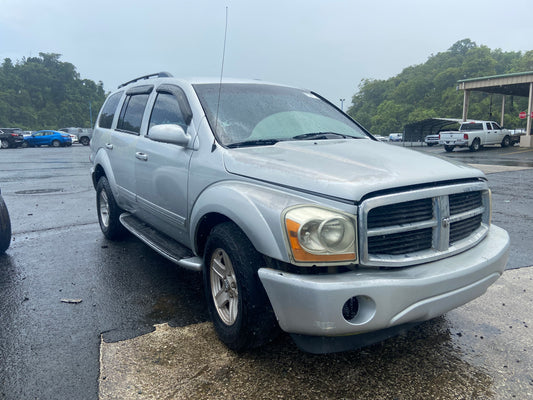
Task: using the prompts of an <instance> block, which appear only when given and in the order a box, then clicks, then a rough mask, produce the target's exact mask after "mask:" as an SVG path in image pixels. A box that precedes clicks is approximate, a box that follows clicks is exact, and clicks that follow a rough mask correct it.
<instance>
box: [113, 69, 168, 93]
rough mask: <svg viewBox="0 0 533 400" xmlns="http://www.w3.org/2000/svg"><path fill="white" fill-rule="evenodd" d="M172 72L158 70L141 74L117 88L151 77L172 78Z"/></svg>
mask: <svg viewBox="0 0 533 400" xmlns="http://www.w3.org/2000/svg"><path fill="white" fill-rule="evenodd" d="M172 76H173V75H172V74H171V73H170V72H156V73H155V74H149V75H144V76H140V77H138V78H135V79H132V80H131V81H128V82H126V83H123V84H122V85H119V86H118V88H117V89H120V88H121V87H124V86H127V85H129V84H130V83H133V82H137V81H140V80H141V79H150V78H154V77H155V78H172Z"/></svg>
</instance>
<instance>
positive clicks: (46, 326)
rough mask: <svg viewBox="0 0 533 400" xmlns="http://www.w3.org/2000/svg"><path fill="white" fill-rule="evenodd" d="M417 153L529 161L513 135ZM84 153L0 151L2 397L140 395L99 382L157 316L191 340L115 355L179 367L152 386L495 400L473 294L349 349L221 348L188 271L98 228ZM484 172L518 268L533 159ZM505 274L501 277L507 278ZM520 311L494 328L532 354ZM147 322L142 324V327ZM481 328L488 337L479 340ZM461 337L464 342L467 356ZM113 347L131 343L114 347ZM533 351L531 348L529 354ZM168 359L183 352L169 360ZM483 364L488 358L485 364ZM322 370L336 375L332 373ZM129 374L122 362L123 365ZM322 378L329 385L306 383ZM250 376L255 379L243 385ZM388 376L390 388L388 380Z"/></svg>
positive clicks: (217, 394) (526, 233)
mask: <svg viewBox="0 0 533 400" xmlns="http://www.w3.org/2000/svg"><path fill="white" fill-rule="evenodd" d="M423 151H429V152H433V153H436V154H438V155H442V156H448V157H451V158H459V159H460V158H461V157H463V158H464V159H466V160H467V161H468V162H473V163H476V164H498V163H500V164H502V165H513V164H514V165H521V166H530V167H533V150H531V149H530V150H529V151H524V149H520V148H518V147H514V148H511V149H499V150H498V149H496V148H494V150H493V149H487V150H486V151H484V152H479V153H476V154H472V153H464V154H463V152H460V151H456V152H454V153H451V154H448V155H447V154H445V153H444V151H443V150H442V148H440V149H439V148H431V149H427V148H424V149H423ZM88 156H89V149H88V148H87V147H82V146H79V145H74V146H72V147H70V148H59V149H55V148H37V149H10V150H0V188H1V189H2V195H3V197H4V200H5V202H6V204H7V206H8V208H9V212H10V214H11V220H12V226H13V242H12V244H11V247H10V249H8V251H7V254H6V255H3V256H0V399H98V398H99V396H100V397H101V398H137V397H138V398H148V397H147V396H145V397H143V393H144V394H147V393H151V392H150V391H149V390H148V389H147V388H134V389H135V390H134V391H133V392H132V391H131V390H132V388H133V386H132V385H129V386H128V385H126V387H125V391H124V392H113V390H114V389H113V387H111V386H112V385H111V386H110V384H108V383H106V382H105V381H107V382H114V381H113V379H114V378H116V376H113V375H112V374H111V373H109V371H111V372H112V371H119V370H120V368H118V367H116V368H115V367H112V366H113V365H115V364H113V360H110V361H109V363H110V364H107V361H106V360H107V358H108V357H110V354H113V351H115V352H116V350H113V349H114V348H113V347H112V346H120V345H122V344H126V343H133V346H134V348H137V349H144V348H146V346H145V345H143V342H140V343H138V342H136V341H142V340H144V339H145V340H147V341H149V340H152V339H153V338H154V337H156V338H157V337H158V336H157V335H156V336H151V335H155V334H156V333H157V331H156V332H153V331H154V329H155V328H154V325H156V324H163V325H161V328H158V329H161V332H166V331H165V329H166V328H164V327H165V326H167V325H166V324H168V325H169V326H170V327H174V328H176V329H175V330H174V331H173V332H175V334H177V335H178V338H179V337H181V338H182V339H180V340H182V341H183V344H184V346H182V347H181V350H183V349H184V348H187V349H197V350H198V351H197V352H196V353H194V352H193V353H191V354H189V356H187V354H182V353H179V354H178V353H177V351H178V350H179V349H176V348H175V347H176V343H175V340H174V341H169V342H164V340H165V336H163V337H160V338H159V339H158V340H162V341H163V342H164V343H165V344H164V345H165V346H167V348H166V349H167V350H168V351H166V350H165V351H164V352H162V351H161V347H158V346H160V345H161V343H159V344H150V345H149V346H148V348H150V349H153V348H154V346H155V347H156V348H157V350H155V353H157V354H159V358H157V357H155V358H154V354H155V353H154V351H152V352H151V353H150V352H148V353H147V354H146V353H143V352H139V354H141V355H143V356H141V358H140V361H139V360H138V359H136V358H135V355H128V356H127V358H126V362H123V363H122V364H119V365H122V366H123V367H124V368H126V370H125V371H126V372H128V370H127V366H130V367H135V370H136V371H137V373H141V372H142V371H144V370H149V368H147V366H146V365H143V363H146V364H153V365H156V366H159V365H161V362H162V360H165V361H166V362H168V364H169V365H172V366H176V367H179V368H177V369H175V370H171V374H170V375H171V376H173V379H174V380H173V381H172V382H173V384H174V385H176V391H177V390H178V389H179V388H184V391H182V392H179V393H178V392H175V393H174V395H168V394H165V396H164V397H163V396H160V397H158V396H156V397H153V398H193V397H194V396H198V398H203V397H205V398H221V399H222V398H253V396H252V395H253V394H254V393H255V398H275V397H280V398H283V397H284V396H283V393H287V394H288V395H289V394H290V397H286V398H291V397H292V398H294V397H299V398H309V399H314V398H331V399H333V398H390V399H393V398H397V399H408V398H506V397H499V396H500V395H499V394H498V393H500V392H498V391H497V390H495V389H497V387H496V386H497V385H501V384H502V383H501V382H500V383H498V382H499V381H498V380H497V379H495V378H494V376H493V375H491V373H488V372H487V369H488V370H490V371H492V370H494V371H498V368H499V369H501V370H502V373H503V374H504V375H503V376H507V375H505V372H506V369H507V370H509V369H511V368H510V367H509V365H508V366H507V367H505V366H504V364H503V363H500V359H496V360H497V361H494V360H495V359H494V358H491V357H488V356H487V357H484V356H482V353H483V345H484V344H485V343H491V346H492V347H494V348H498V349H499V350H498V351H499V352H506V349H505V348H504V347H505V346H504V345H502V343H501V341H500V342H499V341H498V337H497V335H496V334H497V333H498V332H496V331H495V329H496V330H500V331H502V328H494V325H493V324H490V323H489V320H490V318H488V317H487V323H480V322H479V321H476V320H475V319H474V320H469V319H468V316H469V315H470V314H469V312H471V313H472V314H473V315H476V314H477V315H478V317H479V313H480V312H481V313H482V312H483V308H484V303H483V299H484V298H485V297H482V298H480V299H478V300H476V301H477V302H479V304H478V303H476V304H478V305H476V304H473V305H471V306H470V305H467V306H464V307H462V308H460V309H458V310H454V311H453V312H451V313H449V314H447V315H446V316H444V317H441V318H438V319H437V320H435V321H430V322H428V323H425V324H422V325H421V326H420V328H419V329H418V328H417V329H416V330H415V331H414V332H413V333H412V334H411V335H409V336H408V337H399V338H395V339H391V340H389V341H386V342H385V343H382V344H378V345H375V346H372V347H370V348H368V349H363V350H360V351H357V352H349V353H343V354H339V355H328V356H313V355H307V354H304V353H301V352H300V351H299V350H297V349H296V347H295V346H294V345H293V344H292V342H291V341H290V339H288V338H287V337H286V336H284V335H282V336H281V337H280V338H279V339H278V340H277V341H275V342H274V343H273V344H271V345H269V346H267V347H266V348H264V349H259V350H256V351H255V352H252V353H249V354H246V355H244V356H236V355H235V354H233V353H230V352H228V351H227V350H225V348H223V347H221V346H220V344H219V343H218V342H217V341H216V339H214V337H213V336H212V331H211V329H210V324H209V323H206V321H207V311H206V307H205V302H204V298H203V292H202V290H201V278H200V275H199V274H196V273H193V272H189V271H186V270H183V269H179V268H177V267H175V266H174V265H173V264H172V263H170V262H168V261H167V260H166V259H164V258H162V257H160V256H158V255H157V254H156V253H154V252H153V251H152V250H150V249H149V248H148V247H147V246H145V245H142V244H140V243H139V241H137V240H136V239H134V238H132V237H130V238H127V239H126V240H124V241H122V242H110V241H107V240H105V239H104V237H103V236H102V234H101V232H100V229H99V227H98V223H97V218H96V207H95V193H94V189H93V188H92V185H91V181H90V177H89V167H90V164H89V161H88ZM488 178H489V183H490V186H491V188H492V190H493V222H494V223H495V224H497V225H499V226H501V227H503V228H505V229H507V230H508V231H509V233H510V235H511V241H512V247H511V253H510V260H509V265H508V268H511V269H516V270H517V271H518V272H519V269H521V268H523V267H529V266H531V265H532V264H533V246H531V245H530V243H531V241H532V239H533V233H532V232H531V226H532V224H531V222H532V220H533V211H532V207H533V202H532V200H533V191H532V190H531V189H532V188H533V183H532V182H533V169H529V170H518V171H508V172H497V173H494V174H490V175H488ZM526 269H527V270H531V268H526ZM513 272H514V271H513ZM530 276H531V274H530ZM515 278H516V277H515V276H511V275H509V279H515ZM519 278H520V277H518V278H516V279H519ZM522 279H524V278H522ZM529 279H530V280H531V277H530V278H529ZM498 282H500V281H498ZM502 290H503V289H502ZM522 290H526V289H525V288H524V289H522ZM523 293H526V292H523ZM523 293H522V296H524V294H523ZM528 295H529V296H528V297H526V298H525V300H524V302H523V303H522V304H528V305H531V301H532V300H531V299H532V295H531V292H530V293H529V294H528ZM80 300H81V302H80ZM517 300H518V299H517ZM503 302H504V301H500V303H499V304H498V306H499V307H500V308H498V310H499V311H500V312H502V313H503V314H504V315H505V313H506V312H507V313H508V310H506V309H505V308H503V309H502V307H503V306H501V304H503ZM508 303H511V301H509V302H508ZM469 307H470V308H469ZM476 307H477V308H476ZM508 307H509V306H508ZM529 309H531V308H529ZM462 310H463V311H462ZM480 310H481V311H480ZM495 314H497V313H496V312H495ZM465 316H466V317H465ZM472 318H474V317H472ZM527 318H528V316H527V315H525V316H520V317H518V316H517V319H516V323H513V325H514V329H515V331H514V332H516V336H513V333H514V332H512V331H511V330H510V329H509V328H507V329H505V335H502V338H505V340H507V341H508V343H511V342H512V343H513V346H509V349H512V350H513V351H516V352H517V353H520V352H521V351H523V352H524V353H527V352H529V353H531V352H533V349H532V348H531V338H532V333H531V329H530V328H529V326H531V325H528V324H533V321H531V320H529V321H528V320H527ZM158 326H160V325H158ZM510 331H511V332H510ZM149 332H153V333H152V334H151V335H145V334H147V333H149ZM500 333H501V332H500ZM143 335H144V336H143ZM179 335H181V336H179ZM459 335H460V336H459ZM480 336H483V337H485V338H487V339H488V338H493V340H492V341H490V340H486V342H483V340H484V339H480V338H479V337H480ZM457 337H460V338H462V339H461V340H462V341H463V342H464V343H466V345H464V346H466V347H464V346H463V347H461V348H460V349H458V348H457V346H456V345H457V343H456V342H455V341H454V340H451V338H457ZM191 338H193V340H191ZM167 340H168V339H167ZM500 340H501V338H500ZM204 342H205V343H204ZM202 343H203V344H202ZM143 346H145V347H143ZM173 346H174V347H173ZM198 346H200V347H198ZM206 346H207V347H206ZM515 347H516V349H515ZM465 348H466V349H467V350H466V352H471V354H465ZM500 348H501V349H500ZM191 351H192V350H191ZM509 351H510V350H509ZM117 354H118V355H117V358H115V359H114V360H115V362H116V360H117V359H119V360H120V352H118V353H117ZM123 354H129V353H128V352H127V351H126V350H124V353H123ZM171 355H175V357H174V359H173V358H172V357H170V356H171ZM513 355H514V353H513ZM143 357H144V358H143ZM210 357H211V358H210ZM531 357H532V356H531V354H529V359H528V360H531ZM101 358H102V360H103V361H104V362H103V363H102V364H103V365H101V362H100V359H101ZM514 359H516V360H521V359H522V358H521V357H518V356H517V357H514ZM526 359H527V358H526ZM153 360H156V361H153ZM228 360H229V361H228ZM516 360H515V361H514V362H515V363H516V364H519V362H516ZM178 361H180V362H181V361H183V362H184V363H185V364H176V363H178ZM187 362H190V363H191V364H187ZM485 363H490V365H487V367H486V368H485V367H484V364H485ZM500 364H501V365H500ZM217 365H218V368H215V367H213V366H217ZM343 365H344V367H342V366H343ZM439 365H440V366H441V367H442V368H441V369H440V373H439ZM340 366H341V368H339V367H340ZM515 367H516V366H515ZM106 368H107V369H106ZM210 368H214V369H213V371H215V374H214V375H210V376H209V377H208V378H209V379H207V377H204V376H203V375H205V374H207V372H212V371H211V369H210ZM529 368H531V367H529ZM101 369H102V371H104V374H103V375H102V376H101V375H100V372H101ZM241 370H242V371H244V372H243V374H242V375H240V372H239V371H241ZM521 370H523V368H522V369H518V371H521ZM180 371H181V372H180ZM330 371H338V373H339V374H341V375H334V376H332V375H331V373H328V372H330ZM424 371H425V372H424ZM443 371H444V372H443ZM530 371H531V369H527V368H526V369H525V372H523V373H520V372H518V373H517V374H516V375H512V376H509V382H510V384H511V388H512V387H513V386H514V387H518V388H520V390H521V391H520V392H516V391H513V390H508V391H507V392H506V393H509V398H511V397H512V396H515V397H514V398H527V397H521V396H520V393H522V394H524V395H526V396H529V395H528V394H527V392H525V391H524V390H523V389H522V386H521V385H522V384H523V385H525V386H524V387H526V388H527V386H528V385H529V386H531V391H530V393H533V375H531V374H530ZM189 372H190V375H187V373H189ZM108 373H109V378H107V376H108ZM134 373H135V371H133V372H132V371H129V372H128V373H127V376H129V377H131V375H132V374H134ZM183 374H185V375H183ZM233 374H237V375H233ZM528 374H530V375H528ZM159 375H160V376H164V374H161V373H160V374H159ZM180 376H181V377H182V378H183V380H182V381H181V380H180V379H179V378H180ZM305 377H308V378H312V379H313V380H315V381H313V382H309V381H308V380H306V378H305ZM528 377H529V378H528ZM123 378H124V376H123ZM152 378H153V376H152ZM321 379H323V380H324V382H327V385H325V384H324V385H322V384H321V383H317V382H316V381H320V380H321ZM428 379H429V380H430V381H431V382H429V383H428ZM506 379H507V378H506ZM516 379H518V381H519V382H521V383H520V384H518V383H516V382H517V381H516ZM528 379H529V381H528ZM191 381H192V382H195V384H194V385H192V386H191V385H188V384H187V383H189V382H191ZM285 381H287V382H286V383H287V384H288V386H287V387H292V388H293V390H294V391H293V392H287V391H285V392H281V391H276V390H274V389H273V388H276V387H278V388H281V387H283V385H282V384H283V383H284V382H285ZM122 382H128V380H127V379H122ZM214 382H220V383H221V385H222V387H226V388H228V387H229V388H230V389H235V387H237V388H244V390H245V392H243V393H246V394H247V395H246V396H244V395H242V393H241V396H239V395H238V393H239V392H234V391H231V390H229V389H228V390H229V391H228V390H226V391H224V390H222V389H221V388H219V389H216V390H215V389H213V385H214ZM250 382H251V383H252V384H253V385H255V387H259V388H263V389H262V391H261V392H254V391H249V390H247V389H246V387H247V386H246V384H247V383H248V384H250ZM291 382H292V384H291ZM350 382H352V383H350ZM353 382H357V392H353V389H354V386H353ZM495 382H496V383H495ZM293 383H300V384H301V385H300V386H298V385H296V386H294V384H293ZM503 385H504V386H505V382H504V383H503ZM115 386H116V385H115ZM234 386H235V387H234ZM326 386H327V387H326ZM386 386H389V387H390V388H393V389H394V390H391V391H387V390H386ZM498 387H500V386H498ZM268 388H270V389H268ZM439 388H440V389H439ZM267 389H268V390H267ZM326 389H327V390H326ZM445 389H446V390H445ZM128 390H129V392H128ZM143 390H144V392H143ZM258 390H260V389H258ZM120 393H122V394H120ZM125 393H126V394H128V395H127V396H128V397H124V396H125ZM495 393H496V394H495ZM260 394H261V395H260ZM372 395H375V396H374V397H372ZM517 395H518V396H517ZM134 396H135V397H134ZM191 396H192V397H191ZM268 396H270V397H268ZM531 396H533V394H532V395H531Z"/></svg>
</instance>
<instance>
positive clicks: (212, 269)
mask: <svg viewBox="0 0 533 400" xmlns="http://www.w3.org/2000/svg"><path fill="white" fill-rule="evenodd" d="M264 263H265V261H264V258H263V257H262V256H261V255H260V254H259V253H258V252H257V251H256V250H255V248H254V246H253V245H252V243H251V242H250V241H249V240H248V238H247V237H246V235H245V234H244V233H243V232H242V231H241V230H240V229H239V227H237V225H235V224H234V223H233V222H225V223H222V224H220V225H217V226H216V227H215V228H214V229H213V230H212V231H211V233H210V235H209V238H208V240H207V244H206V248H205V253H204V270H203V279H204V289H205V294H206V299H207V307H208V309H209V314H210V316H211V320H212V321H213V325H214V328H215V331H216V332H217V335H218V337H219V339H220V340H221V341H222V342H223V343H224V344H225V345H226V346H227V347H229V348H230V349H232V350H234V351H243V350H247V349H251V348H254V347H259V346H261V345H263V344H265V343H267V342H269V341H270V340H272V339H274V338H275V337H276V335H277V334H278V333H279V326H278V324H277V321H276V317H275V315H274V312H273V310H272V306H271V305H270V301H269V300H268V296H267V294H266V291H265V289H264V288H263V285H262V284H261V281H260V279H259V276H258V274H257V270H258V269H259V268H260V267H261V266H263V265H264ZM215 295H218V296H215ZM215 297H217V298H218V299H219V306H218V307H217V305H216V304H215Z"/></svg>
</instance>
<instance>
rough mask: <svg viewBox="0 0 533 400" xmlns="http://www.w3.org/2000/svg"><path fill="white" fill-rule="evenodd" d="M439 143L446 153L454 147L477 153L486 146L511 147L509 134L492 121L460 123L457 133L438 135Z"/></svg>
mask: <svg viewBox="0 0 533 400" xmlns="http://www.w3.org/2000/svg"><path fill="white" fill-rule="evenodd" d="M439 143H440V144H443V145H444V149H445V150H446V151H447V152H451V151H453V149H454V148H455V147H469V148H470V151H478V150H479V149H480V148H481V147H482V146H484V145H486V144H501V146H502V147H507V146H510V145H511V133H510V132H509V130H507V129H504V128H501V127H500V125H498V124H497V123H496V122H493V121H466V122H463V123H461V126H460V127H459V130H458V131H445V132H441V133H440V137H439Z"/></svg>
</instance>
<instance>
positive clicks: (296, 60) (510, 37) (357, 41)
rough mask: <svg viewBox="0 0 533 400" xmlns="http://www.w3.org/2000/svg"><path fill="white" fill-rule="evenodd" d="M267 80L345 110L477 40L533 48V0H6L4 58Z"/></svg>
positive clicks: (104, 70) (113, 80) (126, 73)
mask: <svg viewBox="0 0 533 400" xmlns="http://www.w3.org/2000/svg"><path fill="white" fill-rule="evenodd" d="M226 7H227V8H228V33H227V42H226V54H225V65H224V76H226V77H234V78H254V79H255V78H257V79H262V80H267V81H273V82H279V83H285V84H289V85H294V86H299V87H304V88H307V89H312V90H315V91H317V92H319V93H321V94H322V95H324V96H325V97H327V98H328V99H329V100H331V101H332V102H334V103H335V104H339V103H340V102H339V99H341V98H344V99H346V102H345V104H344V106H345V108H346V107H347V106H349V105H350V103H351V97H352V95H353V94H354V93H355V92H356V91H357V88H358V85H359V83H360V82H361V80H362V79H367V78H369V79H387V78H390V77H392V76H394V75H397V74H398V73H400V72H401V71H402V70H403V69H404V68H406V67H408V66H412V65H416V64H421V63H424V62H425V61H426V60H427V59H428V57H430V56H431V55H432V54H437V53H439V52H442V51H446V50H447V49H449V48H450V47H451V46H452V45H453V44H454V43H455V42H457V41H459V40H462V39H465V38H469V39H471V40H473V41H474V42H476V43H477V44H478V45H486V46H488V47H489V48H491V49H497V48H500V49H502V50H504V51H522V52H525V51H528V50H532V49H533V24H532V23H531V15H532V14H533V13H532V11H533V2H532V0H505V1H502V0H498V1H496V0H442V1H433V0H403V1H397V0H386V1H379V0H362V1H360V0H352V1H349V0H343V1H341V0H333V1H326V0H322V1H318V0H305V1H304V0H301V1H300V0H297V1H292V0H283V1H280V0H268V1H253V0H227V1H223V0H194V1H185V0H173V1H172V0H169V1H164V0H150V1H136V0H129V1H128V0H117V1H113V0H107V1H103V0H83V1H78V0H47V1H43V0H0V61H3V59H4V58H7V57H9V58H11V59H12V60H13V61H14V62H15V61H19V60H21V59H22V58H23V57H30V56H38V54H39V52H46V53H59V54H61V55H62V57H61V59H60V60H61V61H66V62H70V63H72V64H74V65H75V66H76V68H77V70H78V72H79V73H80V76H81V78H83V79H91V80H94V81H96V82H98V81H102V82H103V83H104V88H105V90H106V91H111V90H114V89H115V88H116V87H117V85H119V84H120V83H122V82H124V81H127V80H130V79H133V78H135V77H137V76H141V75H145V74H148V73H153V72H158V71H168V72H171V73H172V74H173V75H174V76H179V77H191V76H216V77H218V76H220V72H221V63H222V50H223V46H224V27H225V21H226Z"/></svg>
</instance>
